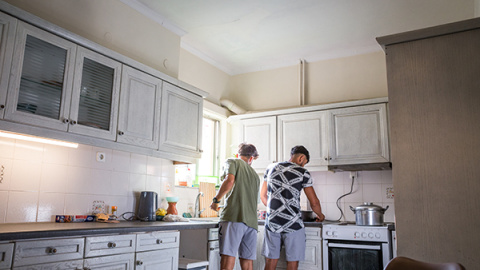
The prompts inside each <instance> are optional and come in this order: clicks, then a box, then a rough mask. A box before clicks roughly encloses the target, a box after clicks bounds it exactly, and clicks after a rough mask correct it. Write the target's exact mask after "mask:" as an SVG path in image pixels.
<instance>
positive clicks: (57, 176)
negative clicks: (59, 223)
mask: <svg viewBox="0 0 480 270" xmlns="http://www.w3.org/2000/svg"><path fill="white" fill-rule="evenodd" d="M97 152H101V153H105V156H106V159H105V161H104V162H102V161H97V160H96V155H97ZM2 166H3V176H2V178H3V180H2V181H1V183H0V223H14V222H35V221H37V222H41V221H54V217H55V215H85V214H90V213H91V209H92V203H93V201H95V200H100V201H104V202H105V205H107V206H109V207H110V206H112V205H115V206H117V207H118V211H117V213H119V214H121V213H124V212H134V211H135V205H136V200H137V199H136V198H137V197H138V196H139V192H140V191H145V190H148V191H155V192H157V193H158V194H159V204H160V205H159V207H160V206H164V207H166V203H165V197H166V196H170V195H171V194H174V192H175V187H174V177H175V167H174V165H173V164H172V161H169V160H164V159H160V158H155V157H149V156H145V155H137V154H131V153H128V152H122V151H115V150H111V149H105V148H98V147H92V146H87V145H79V147H78V148H77V149H73V148H66V147H61V146H53V145H48V144H41V143H33V142H26V141H20V140H13V139H3V138H1V139H0V168H2Z"/></svg>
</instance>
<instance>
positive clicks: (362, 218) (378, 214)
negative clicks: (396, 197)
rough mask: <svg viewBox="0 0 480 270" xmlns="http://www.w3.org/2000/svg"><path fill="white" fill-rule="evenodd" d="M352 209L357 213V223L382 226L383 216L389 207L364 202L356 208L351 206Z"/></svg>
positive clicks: (359, 224)
mask: <svg viewBox="0 0 480 270" xmlns="http://www.w3.org/2000/svg"><path fill="white" fill-rule="evenodd" d="M350 209H351V210H352V211H353V213H355V224H357V225H358V226H381V225H383V216H384V214H385V211H387V209H388V205H387V207H385V208H382V207H381V206H378V205H375V204H373V203H371V202H364V203H363V204H362V205H359V206H357V207H355V208H353V207H352V206H350Z"/></svg>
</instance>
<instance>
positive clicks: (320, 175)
mask: <svg viewBox="0 0 480 270" xmlns="http://www.w3.org/2000/svg"><path fill="white" fill-rule="evenodd" d="M310 175H311V176H312V178H313V184H314V185H325V184H327V172H310Z"/></svg>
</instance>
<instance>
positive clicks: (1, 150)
mask: <svg viewBox="0 0 480 270" xmlns="http://www.w3.org/2000/svg"><path fill="white" fill-rule="evenodd" d="M14 152H15V140H14V139H7V138H0V158H12V159H13V156H14Z"/></svg>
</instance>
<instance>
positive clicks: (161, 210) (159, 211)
mask: <svg viewBox="0 0 480 270" xmlns="http://www.w3.org/2000/svg"><path fill="white" fill-rule="evenodd" d="M166 214H167V210H165V209H163V208H158V209H157V211H156V212H155V215H157V216H165V215H166Z"/></svg>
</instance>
